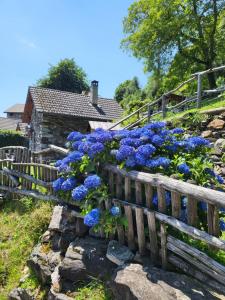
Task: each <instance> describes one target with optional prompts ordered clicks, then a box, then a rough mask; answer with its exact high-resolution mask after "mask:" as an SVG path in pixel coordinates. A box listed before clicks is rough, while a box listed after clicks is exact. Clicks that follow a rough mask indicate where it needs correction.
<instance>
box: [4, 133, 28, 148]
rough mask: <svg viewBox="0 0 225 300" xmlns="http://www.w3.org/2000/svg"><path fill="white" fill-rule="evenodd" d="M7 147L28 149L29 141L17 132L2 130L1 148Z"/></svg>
mask: <svg viewBox="0 0 225 300" xmlns="http://www.w3.org/2000/svg"><path fill="white" fill-rule="evenodd" d="M6 146H24V147H28V146H29V144H28V139H27V138H26V137H24V136H23V135H21V133H20V132H18V131H15V130H0V148H1V147H6Z"/></svg>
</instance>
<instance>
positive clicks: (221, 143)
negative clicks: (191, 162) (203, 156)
mask: <svg viewBox="0 0 225 300" xmlns="http://www.w3.org/2000/svg"><path fill="white" fill-rule="evenodd" d="M224 149H225V139H218V140H217V141H216V142H215V144H214V150H215V152H216V153H217V154H222V152H223V151H224Z"/></svg>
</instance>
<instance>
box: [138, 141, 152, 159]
mask: <svg viewBox="0 0 225 300" xmlns="http://www.w3.org/2000/svg"><path fill="white" fill-rule="evenodd" d="M155 151H156V148H155V147H154V146H153V145H151V144H146V145H142V146H140V147H138V148H137V153H138V154H141V155H143V156H145V157H149V156H151V155H152V153H154V152H155Z"/></svg>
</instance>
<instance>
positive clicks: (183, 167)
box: [177, 163, 191, 175]
mask: <svg viewBox="0 0 225 300" xmlns="http://www.w3.org/2000/svg"><path fill="white" fill-rule="evenodd" d="M177 169H178V171H179V172H180V173H181V174H185V175H187V174H190V172H191V171H190V168H189V167H188V165H187V164H186V163H183V164H180V165H179V166H177Z"/></svg>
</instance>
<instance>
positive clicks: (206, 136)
mask: <svg viewBox="0 0 225 300" xmlns="http://www.w3.org/2000/svg"><path fill="white" fill-rule="evenodd" d="M211 135H212V130H205V131H203V132H202V133H201V136H202V137H203V138H208V137H210V136H211Z"/></svg>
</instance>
